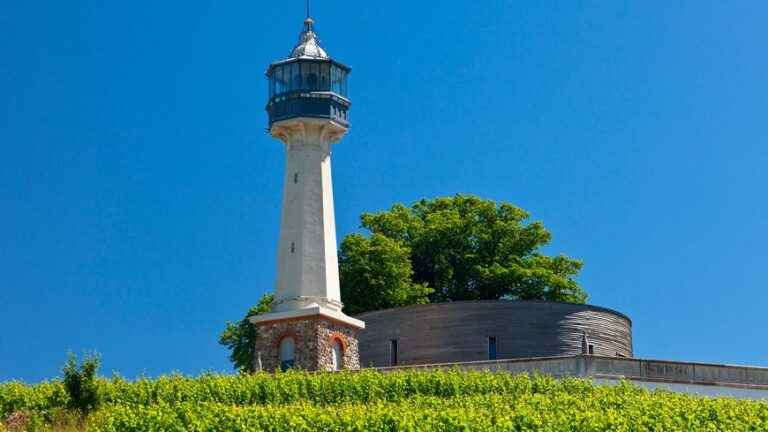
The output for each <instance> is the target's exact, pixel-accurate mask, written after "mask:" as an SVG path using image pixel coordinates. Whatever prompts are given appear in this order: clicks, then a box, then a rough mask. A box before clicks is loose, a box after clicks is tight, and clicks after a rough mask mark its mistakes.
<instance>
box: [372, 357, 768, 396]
mask: <svg viewBox="0 0 768 432" xmlns="http://www.w3.org/2000/svg"><path fill="white" fill-rule="evenodd" d="M455 368H458V369H461V370H475V371H484V370H489V371H504V372H510V373H541V374H545V375H551V376H554V377H556V378H562V377H566V376H573V377H589V378H593V379H594V380H595V381H596V382H601V383H617V382H619V381H620V380H622V379H625V380H629V381H632V382H633V383H635V384H636V385H639V386H642V387H645V388H648V389H652V390H653V389H666V390H670V391H674V392H682V393H689V394H697V395H702V396H729V397H737V398H744V399H757V400H768V368H757V367H747V366H731V365H716V364H705V363H689V362H673V361H660V360H642V359H628V358H615V357H599V356H582V355H579V356H568V357H549V358H533V359H510V360H498V361H482V362H467V363H446V364H431V365H418V366H399V367H388V368H379V370H382V371H396V370H414V369H426V370H433V369H455Z"/></svg>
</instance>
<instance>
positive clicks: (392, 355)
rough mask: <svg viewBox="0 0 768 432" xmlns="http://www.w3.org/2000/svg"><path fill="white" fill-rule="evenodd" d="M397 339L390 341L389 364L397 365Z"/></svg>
mask: <svg viewBox="0 0 768 432" xmlns="http://www.w3.org/2000/svg"><path fill="white" fill-rule="evenodd" d="M397 360H398V359H397V339H392V340H391V341H389V365H390V366H397Z"/></svg>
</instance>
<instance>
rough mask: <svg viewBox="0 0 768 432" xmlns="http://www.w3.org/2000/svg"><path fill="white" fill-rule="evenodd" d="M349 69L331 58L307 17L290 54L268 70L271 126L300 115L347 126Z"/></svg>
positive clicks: (311, 21) (268, 106)
mask: <svg viewBox="0 0 768 432" xmlns="http://www.w3.org/2000/svg"><path fill="white" fill-rule="evenodd" d="M350 72H351V69H350V68H349V67H347V66H345V65H343V64H341V63H339V62H337V61H334V60H332V59H331V58H330V57H329V56H328V54H327V53H326V52H325V50H324V49H323V48H321V47H320V43H319V41H318V40H317V35H316V34H315V32H314V21H313V20H312V18H307V19H306V21H304V30H303V31H302V33H301V35H300V36H299V43H298V44H297V45H296V47H294V48H293V50H292V52H291V55H290V57H289V58H288V59H285V60H282V61H278V62H276V63H273V64H272V65H270V66H269V69H268V70H267V79H268V81H269V103H268V104H267V113H268V114H269V125H270V127H271V126H272V125H273V124H274V123H276V122H279V121H283V120H288V119H292V118H299V117H304V118H307V117H308V118H319V119H328V120H331V121H334V122H336V123H339V124H340V125H342V126H344V127H348V126H349V118H348V110H349V106H350V100H349V98H348V87H347V77H348V76H349V73H350Z"/></svg>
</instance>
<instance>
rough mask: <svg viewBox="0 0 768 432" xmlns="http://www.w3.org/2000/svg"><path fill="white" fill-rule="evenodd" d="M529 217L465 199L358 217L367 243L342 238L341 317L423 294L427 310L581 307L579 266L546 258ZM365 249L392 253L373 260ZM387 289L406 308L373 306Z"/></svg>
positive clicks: (543, 237) (539, 228) (542, 235)
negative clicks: (549, 304)
mask: <svg viewBox="0 0 768 432" xmlns="http://www.w3.org/2000/svg"><path fill="white" fill-rule="evenodd" d="M529 217H530V215H529V214H528V213H527V212H526V211H524V210H522V209H520V208H518V207H515V206H513V205H512V204H508V203H503V204H501V205H497V204H496V203H495V202H493V201H490V200H485V199H481V198H478V197H475V196H471V195H456V196H454V197H443V198H436V199H432V200H427V199H424V200H421V201H419V202H417V203H415V204H413V205H412V206H411V207H406V206H404V205H402V204H396V205H394V206H393V207H392V208H391V209H389V210H387V211H383V212H380V213H366V214H363V215H362V217H361V220H362V227H363V228H365V229H367V230H368V231H369V232H370V234H371V236H370V238H369V239H366V238H365V237H362V236H360V235H359V234H352V235H350V236H348V237H347V238H346V239H345V240H344V242H343V243H342V253H341V254H340V272H341V274H342V275H344V277H342V293H344V294H345V295H344V296H343V300H344V302H345V304H346V305H347V308H348V309H347V310H348V311H349V312H350V313H357V312H362V311H367V310H373V309H377V308H380V307H382V306H385V307H389V306H400V305H403V304H412V303H423V302H424V293H425V292H426V291H427V289H428V290H431V292H430V293H429V295H428V299H429V301H431V302H445V301H459V300H497V299H501V298H510V299H522V300H549V301H563V302H572V303H584V302H585V301H586V298H587V295H586V293H585V292H584V290H583V289H582V288H581V287H580V286H579V285H578V283H577V282H576V281H575V279H574V278H575V277H576V275H578V273H579V271H580V270H581V267H582V263H581V261H578V260H575V259H572V258H569V257H567V256H564V255H560V256H554V257H550V256H547V255H544V254H543V253H542V252H541V248H542V247H544V246H546V245H547V244H549V242H550V240H551V238H552V236H551V234H550V232H549V231H548V230H547V229H546V228H545V227H544V225H543V224H542V223H541V222H538V221H534V222H529ZM366 241H367V242H368V244H371V245H373V244H377V245H381V247H389V248H393V249H394V250H396V251H397V252H392V253H390V254H385V253H383V251H380V250H376V252H375V253H374V252H373V250H374V249H373V248H372V247H369V246H367V244H366ZM405 253H408V255H409V256H408V258H409V259H408V260H406V259H404V256H403V255H404V254H405ZM385 259H386V260H385ZM408 274H410V275H411V276H410V278H408V277H407V275H408ZM393 281H394V282H395V283H394V285H395V286H397V287H399V289H398V290H397V296H396V298H397V299H406V300H404V301H400V302H393V301H389V300H385V301H383V302H377V301H375V300H372V298H373V299H378V298H383V299H388V298H390V297H391V296H392V293H390V292H389V291H388V290H387V287H388V286H391V285H392V283H393ZM427 287H428V288H427ZM410 293H413V294H414V295H409V294H410ZM416 293H418V295H417V294H416ZM408 299H410V300H408ZM413 299H417V301H411V300H413Z"/></svg>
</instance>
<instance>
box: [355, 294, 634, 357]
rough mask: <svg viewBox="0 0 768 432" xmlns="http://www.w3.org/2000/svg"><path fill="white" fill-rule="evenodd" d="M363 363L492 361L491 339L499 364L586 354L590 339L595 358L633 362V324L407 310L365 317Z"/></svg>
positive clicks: (488, 310)
mask: <svg viewBox="0 0 768 432" xmlns="http://www.w3.org/2000/svg"><path fill="white" fill-rule="evenodd" d="M356 318H358V319H361V320H363V321H365V322H366V329H365V330H363V331H362V332H361V333H360V336H359V342H360V363H361V365H363V366H364V367H366V366H374V367H382V366H389V365H390V358H391V357H390V355H391V341H392V340H397V347H398V364H400V365H414V364H434V363H447V362H471V361H482V360H488V343H489V342H488V338H489V337H495V338H496V345H497V346H496V351H497V357H496V358H499V359H508V358H531V357H550V356H563V355H577V354H582V337H583V334H584V333H586V334H587V337H588V339H589V343H590V344H591V345H593V347H594V354H596V355H601V356H607V357H613V356H623V357H632V323H631V321H630V320H629V318H627V317H626V316H625V315H622V314H620V313H618V312H615V311H612V310H610V309H605V308H600V307H596V306H589V305H575V304H568V303H554V302H539V301H473V302H453V303H440V304H428V305H417V306H408V307H403V308H396V309H388V310H381V311H375V312H369V313H365V314H361V315H359V316H357V317H356Z"/></svg>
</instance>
